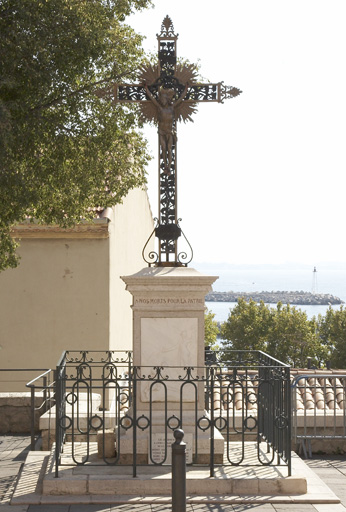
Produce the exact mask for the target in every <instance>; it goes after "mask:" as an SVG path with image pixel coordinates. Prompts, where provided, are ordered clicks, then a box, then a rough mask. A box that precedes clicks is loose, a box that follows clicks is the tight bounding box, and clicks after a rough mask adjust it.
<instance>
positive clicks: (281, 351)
mask: <svg viewBox="0 0 346 512" xmlns="http://www.w3.org/2000/svg"><path fill="white" fill-rule="evenodd" d="M267 341H268V345H267V351H268V354H270V355H271V356H273V357H275V358H276V359H279V360H280V361H282V362H284V363H287V364H290V365H292V366H293V367H296V368H304V367H306V365H307V358H308V357H311V358H312V362H313V363H314V364H316V365H319V362H320V361H321V359H322V358H323V357H324V352H323V349H322V347H321V345H320V343H319V340H318V337H317V335H316V325H315V320H309V319H308V317H307V314H306V312H305V311H302V310H301V309H297V308H296V307H294V306H290V305H289V304H287V305H285V306H283V305H282V303H281V302H279V303H278V304H277V307H276V310H274V309H273V315H272V323H271V327H270V330H269V332H268V337H267Z"/></svg>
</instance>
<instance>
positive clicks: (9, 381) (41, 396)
mask: <svg viewBox="0 0 346 512" xmlns="http://www.w3.org/2000/svg"><path fill="white" fill-rule="evenodd" d="M33 372H34V373H37V372H44V373H42V374H40V375H39V376H38V377H36V378H35V379H33V380H31V381H30V382H29V383H28V384H26V383H27V380H28V378H29V375H30V374H32V373H33ZM53 380H54V379H52V375H51V370H47V369H46V368H0V392H1V393H4V394H5V395H4V396H5V397H6V394H8V393H13V392H14V393H20V395H21V396H25V392H24V391H23V389H25V387H29V388H30V406H29V407H30V425H28V429H27V431H28V432H30V437H31V450H35V447H36V441H37V440H38V438H39V434H38V429H37V428H36V423H37V420H38V417H39V416H41V414H44V413H45V412H46V411H47V410H48V409H49V408H50V407H51V399H52V393H51V391H52V387H53V385H54V383H53ZM4 399H5V398H4ZM17 415H18V411H17V413H16V416H17ZM19 415H22V416H23V413H22V411H19ZM22 421H23V420H22ZM21 432H23V431H22V430H21Z"/></svg>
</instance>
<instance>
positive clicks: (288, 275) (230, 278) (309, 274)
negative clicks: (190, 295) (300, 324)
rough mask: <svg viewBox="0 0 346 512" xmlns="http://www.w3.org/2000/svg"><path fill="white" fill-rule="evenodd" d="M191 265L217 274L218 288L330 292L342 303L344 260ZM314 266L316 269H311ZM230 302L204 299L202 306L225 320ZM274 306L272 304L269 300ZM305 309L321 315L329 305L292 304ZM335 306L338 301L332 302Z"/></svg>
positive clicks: (345, 295)
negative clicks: (309, 263) (317, 263)
mask: <svg viewBox="0 0 346 512" xmlns="http://www.w3.org/2000/svg"><path fill="white" fill-rule="evenodd" d="M193 267H194V268H195V269H196V270H199V271H200V272H203V273H204V274H208V275H214V276H219V278H218V279H217V281H216V282H215V283H214V285H213V290H214V291H218V292H227V291H235V292H261V291H266V292H271V291H304V292H315V293H330V294H332V295H335V296H336V297H339V298H340V299H341V300H343V301H344V302H345V303H346V262H345V263H320V264H319V265H316V266H315V265H306V264H294V263H290V264H280V265H279V264H278V265H233V264H228V263H225V264H212V263H196V264H193ZM314 269H316V272H314ZM235 305H236V303H234V302H206V306H207V307H208V309H209V310H210V311H212V312H213V313H214V314H215V318H214V319H215V320H216V321H218V322H225V321H226V320H227V318H228V316H229V313H230V310H231V309H232V308H234V306H235ZM269 306H270V307H275V304H269ZM296 307H297V308H299V309H302V310H303V311H306V313H307V315H308V317H309V318H312V317H313V316H317V315H319V314H322V315H324V314H325V312H326V310H327V309H328V307H329V306H301V305H299V306H296ZM332 308H333V309H339V308H340V305H333V306H332Z"/></svg>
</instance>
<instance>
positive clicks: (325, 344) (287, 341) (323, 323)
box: [221, 299, 346, 368]
mask: <svg viewBox="0 0 346 512" xmlns="http://www.w3.org/2000/svg"><path fill="white" fill-rule="evenodd" d="M221 337H222V339H223V340H224V344H223V345H224V348H225V349H234V350H263V351H264V352H267V353H268V354H270V355H271V356H273V357H275V358H276V359H279V360H280V361H283V362H284V363H287V364H290V365H292V366H295V367H306V366H307V360H308V358H311V363H312V365H314V366H316V367H321V366H322V367H324V366H325V365H326V363H327V361H330V362H331V365H332V366H333V367H334V368H335V367H336V368H346V308H344V307H343V306H341V307H340V309H337V310H336V309H333V308H331V307H329V309H328V310H327V312H326V314H325V315H324V316H322V315H319V316H318V317H317V318H316V317H313V318H312V319H309V318H308V317H307V314H306V313H305V312H304V311H302V310H301V309H298V308H296V307H294V306H290V305H285V306H284V305H282V304H281V303H280V302H279V303H278V304H277V306H276V308H272V307H269V306H266V305H265V304H264V303H263V302H261V303H260V304H257V303H256V302H254V301H253V300H250V301H249V302H246V301H245V300H244V299H240V300H239V301H238V304H237V305H236V306H235V307H234V308H233V309H232V310H231V312H230V315H229V317H228V319H227V321H226V322H224V323H223V324H222V326H221Z"/></svg>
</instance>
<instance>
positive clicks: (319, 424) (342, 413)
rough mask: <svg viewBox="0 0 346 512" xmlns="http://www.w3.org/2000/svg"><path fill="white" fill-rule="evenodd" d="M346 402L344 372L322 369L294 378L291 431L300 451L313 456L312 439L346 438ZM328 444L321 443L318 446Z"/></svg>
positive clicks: (321, 447) (345, 376)
mask: <svg viewBox="0 0 346 512" xmlns="http://www.w3.org/2000/svg"><path fill="white" fill-rule="evenodd" d="M345 404H346V374H345V373H341V372H340V373H337V372H333V373H332V372H330V371H329V372H326V373H323V372H322V371H319V372H314V373H308V374H304V375H302V374H301V375H297V376H296V377H294V378H293V380H292V431H293V432H292V433H293V441H294V442H295V443H297V444H299V452H301V451H303V453H304V456H305V457H307V456H308V455H309V456H310V457H311V456H312V443H315V445H316V441H318V440H320V441H323V442H326V441H329V442H333V441H334V440H346V408H345ZM316 446H317V445H316ZM325 448H326V447H325V445H324V446H323V443H322V444H320V445H319V448H318V449H320V450H321V449H322V450H323V451H324V449H325ZM336 448H337V447H336V446H334V449H336ZM316 449H317V448H315V450H316Z"/></svg>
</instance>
